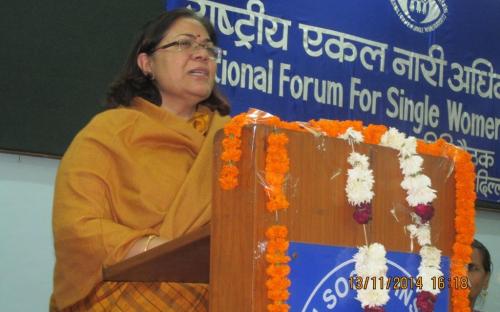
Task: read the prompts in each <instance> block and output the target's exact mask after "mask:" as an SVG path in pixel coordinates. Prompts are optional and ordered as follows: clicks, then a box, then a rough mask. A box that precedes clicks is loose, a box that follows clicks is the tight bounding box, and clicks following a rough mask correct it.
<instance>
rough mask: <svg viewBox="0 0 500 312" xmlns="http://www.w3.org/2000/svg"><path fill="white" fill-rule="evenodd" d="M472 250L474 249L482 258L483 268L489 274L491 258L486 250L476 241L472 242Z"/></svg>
mask: <svg viewBox="0 0 500 312" xmlns="http://www.w3.org/2000/svg"><path fill="white" fill-rule="evenodd" d="M472 248H476V249H477V250H479V252H480V253H481V256H482V258H483V263H482V265H483V268H484V270H485V271H486V272H488V273H491V266H492V265H491V256H490V252H489V251H488V249H487V248H486V247H485V246H484V245H483V244H482V243H481V242H480V241H478V240H477V239H475V240H474V241H473V242H472Z"/></svg>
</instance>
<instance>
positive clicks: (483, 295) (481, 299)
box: [477, 288, 488, 307]
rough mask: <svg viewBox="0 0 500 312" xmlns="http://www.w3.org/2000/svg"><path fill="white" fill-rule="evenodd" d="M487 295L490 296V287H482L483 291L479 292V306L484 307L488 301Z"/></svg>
mask: <svg viewBox="0 0 500 312" xmlns="http://www.w3.org/2000/svg"><path fill="white" fill-rule="evenodd" d="M486 296H488V289H485V288H483V289H481V292H480V293H479V298H478V300H477V301H478V302H477V303H478V306H480V307H483V306H484V304H485V303H486Z"/></svg>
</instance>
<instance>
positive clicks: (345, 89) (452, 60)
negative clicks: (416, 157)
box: [167, 0, 500, 202]
mask: <svg viewBox="0 0 500 312" xmlns="http://www.w3.org/2000/svg"><path fill="white" fill-rule="evenodd" d="M180 6H189V7H191V8H192V9H193V10H195V11H197V12H198V13H199V14H200V15H203V16H205V17H207V18H208V19H210V20H211V21H212V23H213V24H214V25H215V27H216V29H217V31H218V35H219V46H221V47H222V48H223V49H224V53H223V57H222V60H221V61H220V63H219V65H218V72H217V82H218V85H219V86H220V87H221V88H222V90H223V91H224V93H225V94H226V95H227V96H228V98H229V99H230V101H231V103H232V106H233V113H234V114H236V113H239V112H242V111H246V110H247V109H248V108H249V107H256V108H260V109H262V110H265V111H268V112H270V113H272V114H275V115H278V116H280V117H281V118H282V119H285V120H304V121H307V120H309V119H312V118H328V119H358V120H363V121H364V123H365V124H369V123H374V124H384V125H386V126H392V127H396V128H398V129H399V130H400V131H403V132H405V133H406V134H408V135H412V136H416V137H418V138H422V139H425V140H430V141H433V140H435V139H437V138H440V137H442V138H444V139H446V140H447V141H448V142H451V143H453V144H455V145H457V146H460V147H462V148H464V149H466V150H467V151H469V152H470V153H471V154H472V156H473V161H474V163H475V164H476V172H477V180H476V188H477V189H476V190H477V194H478V198H479V199H482V200H486V201H490V202H500V166H499V163H500V159H499V155H498V154H499V153H498V151H499V148H498V142H499V136H500V133H499V132H500V73H499V71H498V66H499V65H500V41H499V40H498V30H499V29H500V2H498V1H489V0H477V1H468V0H454V1H449V0H383V1H368V0H349V1H347V0H344V1H339V0H337V1H331V0H329V1H328V0H315V1H293V0H289V1H266V2H264V1H261V0H231V1H229V0H218V1H208V0H188V1H186V0H169V1H168V4H167V8H169V9H170V8H174V7H180Z"/></svg>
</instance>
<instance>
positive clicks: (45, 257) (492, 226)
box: [0, 153, 500, 312]
mask: <svg viewBox="0 0 500 312" xmlns="http://www.w3.org/2000/svg"><path fill="white" fill-rule="evenodd" d="M58 165H59V161H58V160H53V159H46V158H38V157H29V156H18V155H11V154H2V153H0V212H1V213H0V233H1V235H0V264H1V265H0V277H1V278H0V305H1V307H0V310H2V311H9V312H17V311H20V312H27V311H29V312H32V311H33V312H35V311H47V309H48V301H49V296H50V293H51V291H52V268H53V265H54V252H53V246H52V231H51V211H52V207H51V204H52V192H53V185H54V178H55V174H56V170H57V166H58ZM476 228H477V236H476V237H477V238H478V239H479V240H480V241H482V242H483V243H484V244H485V245H486V247H488V249H489V250H490V252H491V255H492V258H493V262H494V271H493V276H492V279H491V283H490V290H489V296H488V299H487V302H486V306H485V308H484V309H483V311H488V312H493V311H500V212H488V211H478V213H477V217H476Z"/></svg>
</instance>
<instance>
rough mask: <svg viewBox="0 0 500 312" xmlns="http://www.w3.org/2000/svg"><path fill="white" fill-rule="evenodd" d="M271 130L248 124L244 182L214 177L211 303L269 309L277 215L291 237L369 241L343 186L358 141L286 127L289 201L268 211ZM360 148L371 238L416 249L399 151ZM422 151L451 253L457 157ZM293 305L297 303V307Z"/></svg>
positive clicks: (390, 247) (436, 228)
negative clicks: (368, 182)
mask: <svg viewBox="0 0 500 312" xmlns="http://www.w3.org/2000/svg"><path fill="white" fill-rule="evenodd" d="M272 131H273V128H272V127H270V126H266V125H249V126H245V127H244V128H243V132H242V148H241V149H242V156H241V160H240V161H239V162H238V165H237V166H238V168H239V170H240V174H239V176H238V179H239V186H238V187H237V188H235V189H233V190H229V191H225V190H222V189H221V188H220V187H218V185H217V184H215V185H214V201H213V217H212V220H213V221H212V228H211V258H210V310H211V311H235V309H237V310H238V311H266V306H267V304H268V303H269V300H268V299H267V289H266V287H265V282H266V279H267V276H266V272H265V270H266V266H267V263H266V260H265V257H264V255H265V242H266V238H265V231H266V229H267V228H268V227H269V226H271V225H273V224H275V223H277V222H279V224H283V225H285V226H287V228H288V230H289V236H288V239H289V240H290V241H291V242H301V243H312V244H321V245H332V246H345V247H354V248H356V247H358V246H361V245H365V244H366V241H365V234H364V230H363V226H361V225H359V224H357V223H356V222H355V221H354V219H353V217H352V214H353V211H354V209H353V208H352V207H351V206H350V205H349V204H348V202H347V197H346V192H345V187H346V180H347V170H348V169H349V168H350V167H349V164H348V162H347V158H348V156H349V153H350V152H351V151H352V148H351V146H350V145H349V143H348V142H347V141H345V140H341V139H336V138H329V137H324V136H319V137H316V136H313V135H311V134H310V133H307V132H297V131H289V130H282V129H280V130H279V131H283V132H285V133H286V134H287V136H288V138H289V143H288V145H287V150H288V155H289V159H290V171H289V174H288V177H287V180H286V183H285V185H284V192H285V194H286V196H287V198H288V201H289V202H290V206H289V208H288V209H287V210H286V211H280V212H278V213H270V212H268V211H267V209H266V201H267V195H266V191H265V188H264V185H265V183H264V182H263V181H264V168H265V155H266V139H267V136H268V135H269V134H270V133H271V132H272ZM222 138H223V134H222V133H219V136H218V137H217V139H216V146H217V149H216V155H215V167H214V168H216V173H215V175H216V176H215V178H214V179H215V180H217V177H218V170H220V168H221V166H222V163H221V160H220V154H221V148H220V146H221V144H220V141H221V140H222ZM355 148H356V151H357V152H359V153H362V154H365V155H368V156H369V159H370V168H371V169H372V170H373V175H374V179H375V184H374V188H373V191H374V193H375V195H374V197H373V201H372V207H373V219H372V220H371V221H370V223H369V224H368V225H367V226H366V232H367V233H366V237H367V238H368V243H373V242H379V243H381V244H383V245H384V246H385V248H386V250H387V251H391V252H406V253H418V250H419V247H418V244H417V243H416V242H415V243H414V244H411V241H410V239H409V235H408V233H406V232H405V229H404V228H405V226H406V225H409V224H412V220H411V217H410V212H411V210H410V208H409V207H408V204H407V203H406V199H405V198H406V193H405V191H404V190H403V189H402V188H401V185H400V184H401V182H402V180H403V175H402V173H401V169H400V168H399V161H398V152H397V151H396V150H394V149H390V148H386V147H381V146H377V145H370V144H357V145H356V147H355ZM422 157H423V159H424V163H423V169H424V173H425V174H426V175H427V176H428V177H429V178H430V179H431V181H432V188H434V189H435V190H436V191H437V194H438V197H437V198H436V199H435V200H434V201H433V206H434V207H435V215H434V217H433V218H432V220H431V229H432V232H431V233H432V242H433V245H434V246H436V247H437V248H439V249H441V250H442V254H443V255H444V256H451V255H452V245H453V241H454V238H455V229H454V217H455V184H454V183H455V181H454V175H453V170H454V167H453V162H452V161H451V160H449V159H447V158H441V157H433V156H426V155H422ZM290 256H292V258H293V257H294V256H297V255H290ZM298 256H299V257H300V255H298ZM292 283H293V281H292ZM293 295H294V294H293V293H292V294H291V296H293ZM291 310H292V311H295V309H294V307H292V309H291Z"/></svg>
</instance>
